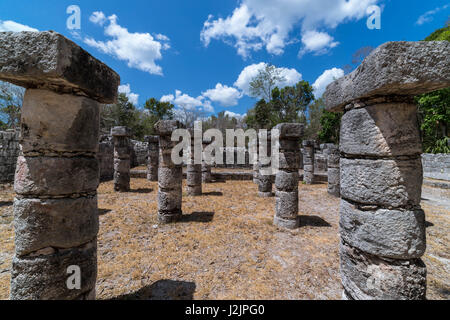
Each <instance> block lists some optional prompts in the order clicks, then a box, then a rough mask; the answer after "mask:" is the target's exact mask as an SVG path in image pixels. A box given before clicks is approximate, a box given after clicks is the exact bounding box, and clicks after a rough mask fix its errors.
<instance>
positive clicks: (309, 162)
mask: <svg viewBox="0 0 450 320" xmlns="http://www.w3.org/2000/svg"><path fill="white" fill-rule="evenodd" d="M314 144H315V142H314V141H313V140H304V141H303V151H304V154H303V181H304V182H305V183H306V184H313V183H314Z"/></svg>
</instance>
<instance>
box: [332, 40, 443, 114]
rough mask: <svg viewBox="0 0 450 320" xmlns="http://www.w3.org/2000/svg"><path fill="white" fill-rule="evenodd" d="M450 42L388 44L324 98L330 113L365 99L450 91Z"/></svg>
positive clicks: (399, 42) (376, 50)
mask: <svg viewBox="0 0 450 320" xmlns="http://www.w3.org/2000/svg"><path fill="white" fill-rule="evenodd" d="M449 52H450V42H448V41H419V42H406V41H398V42H387V43H385V44H383V45H381V46H379V47H378V48H377V49H375V50H374V51H373V52H372V53H371V54H370V55H369V56H368V57H367V58H366V59H365V60H364V62H363V63H362V64H361V65H360V66H359V67H358V68H357V69H356V70H355V71H354V72H352V73H350V74H349V75H347V76H345V77H343V78H340V79H338V80H336V81H335V82H333V83H331V84H330V85H329V86H328V87H327V90H326V92H325V93H324V95H323V99H324V102H325V105H326V108H327V110H329V111H342V110H343V108H344V106H345V105H346V104H348V103H350V102H353V101H355V100H357V99H361V98H369V97H375V96H389V95H401V96H415V95H418V94H422V93H427V92H430V91H434V90H438V89H442V88H447V87H450V68H449V67H448V66H449V65H450V55H449V54H448V53H449Z"/></svg>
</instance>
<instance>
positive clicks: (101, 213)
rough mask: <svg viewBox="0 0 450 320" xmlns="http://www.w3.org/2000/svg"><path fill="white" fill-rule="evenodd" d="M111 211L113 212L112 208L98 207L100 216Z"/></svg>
mask: <svg viewBox="0 0 450 320" xmlns="http://www.w3.org/2000/svg"><path fill="white" fill-rule="evenodd" d="M110 212H111V210H110V209H98V215H99V216H103V215H105V214H107V213H110Z"/></svg>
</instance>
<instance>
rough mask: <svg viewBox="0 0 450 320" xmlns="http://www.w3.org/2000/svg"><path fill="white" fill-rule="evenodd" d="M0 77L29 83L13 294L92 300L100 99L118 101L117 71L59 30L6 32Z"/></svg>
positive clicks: (0, 47) (18, 178)
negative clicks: (77, 281)
mask: <svg viewBox="0 0 450 320" xmlns="http://www.w3.org/2000/svg"><path fill="white" fill-rule="evenodd" d="M0 80H3V81H8V82H11V83H14V84H16V85H20V86H23V87H26V88H27V90H26V92H25V97H24V102H23V106H22V115H21V130H22V131H21V141H20V144H21V150H22V151H21V154H20V155H19V157H18V160H17V168H16V175H15V184H14V189H15V191H16V198H15V200H14V229H15V255H14V258H13V262H12V272H11V290H10V297H11V299H26V300H32V299H33V300H34V299H38V300H39V299H92V298H95V281H96V277H97V232H98V226H99V223H98V208H97V187H98V184H99V167H98V160H97V158H96V153H97V150H98V138H99V104H100V103H114V102H115V101H116V97H117V88H118V85H119V82H120V79H119V76H118V75H117V74H116V73H115V72H114V71H112V70H111V69H109V68H108V67H107V66H106V65H104V64H103V63H101V62H100V61H98V60H96V59H95V58H93V57H92V56H90V55H89V54H88V53H87V52H85V51H84V50H83V49H81V48H80V47H78V46H77V45H76V44H74V43H73V42H71V41H70V40H68V39H66V38H64V37H63V36H61V35H59V34H57V33H55V32H20V33H12V32H6V33H0ZM73 267H76V269H77V270H76V271H74V272H75V273H77V272H79V273H78V274H73V276H74V277H78V278H79V279H80V286H79V287H78V285H77V284H76V281H75V284H74V283H73V281H71V280H70V278H69V277H70V276H71V272H73V271H71V270H73V269H72V268H73ZM72 285H73V286H72Z"/></svg>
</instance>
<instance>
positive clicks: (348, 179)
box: [324, 41, 450, 300]
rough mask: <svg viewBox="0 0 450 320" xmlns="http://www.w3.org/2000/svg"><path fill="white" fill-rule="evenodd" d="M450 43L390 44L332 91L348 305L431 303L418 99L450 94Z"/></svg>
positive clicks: (329, 106)
mask: <svg viewBox="0 0 450 320" xmlns="http://www.w3.org/2000/svg"><path fill="white" fill-rule="evenodd" d="M449 53H450V43H449V42H446V41H442V42H388V43H386V44H384V45H382V46H380V47H378V48H377V49H376V50H375V51H374V52H372V54H371V55H370V56H369V57H367V58H366V59H365V60H364V62H363V63H362V64H361V66H359V67H358V69H356V70H355V71H354V72H353V73H351V74H349V75H347V76H345V77H344V78H341V79H339V80H337V81H335V82H333V83H332V84H330V85H329V86H328V87H327V90H326V92H325V94H324V101H325V104H326V107H327V109H328V110H329V111H344V116H343V118H342V124H341V142H340V154H341V159H340V179H341V197H342V200H341V208H340V215H341V219H340V235H341V248H340V260H341V277H342V284H343V286H344V298H346V299H358V300H359V299H425V295H426V273H427V271H426V267H425V264H424V263H423V261H422V260H421V259H420V258H421V257H422V255H423V254H424V252H425V249H426V240H425V214H424V212H423V211H422V209H421V207H420V202H421V190H422V163H421V153H422V143H421V139H420V130H419V127H418V121H417V107H416V105H415V104H414V96H416V95H418V94H422V93H427V92H430V91H434V90H437V89H441V88H446V87H450V68H449V65H450V54H449Z"/></svg>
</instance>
